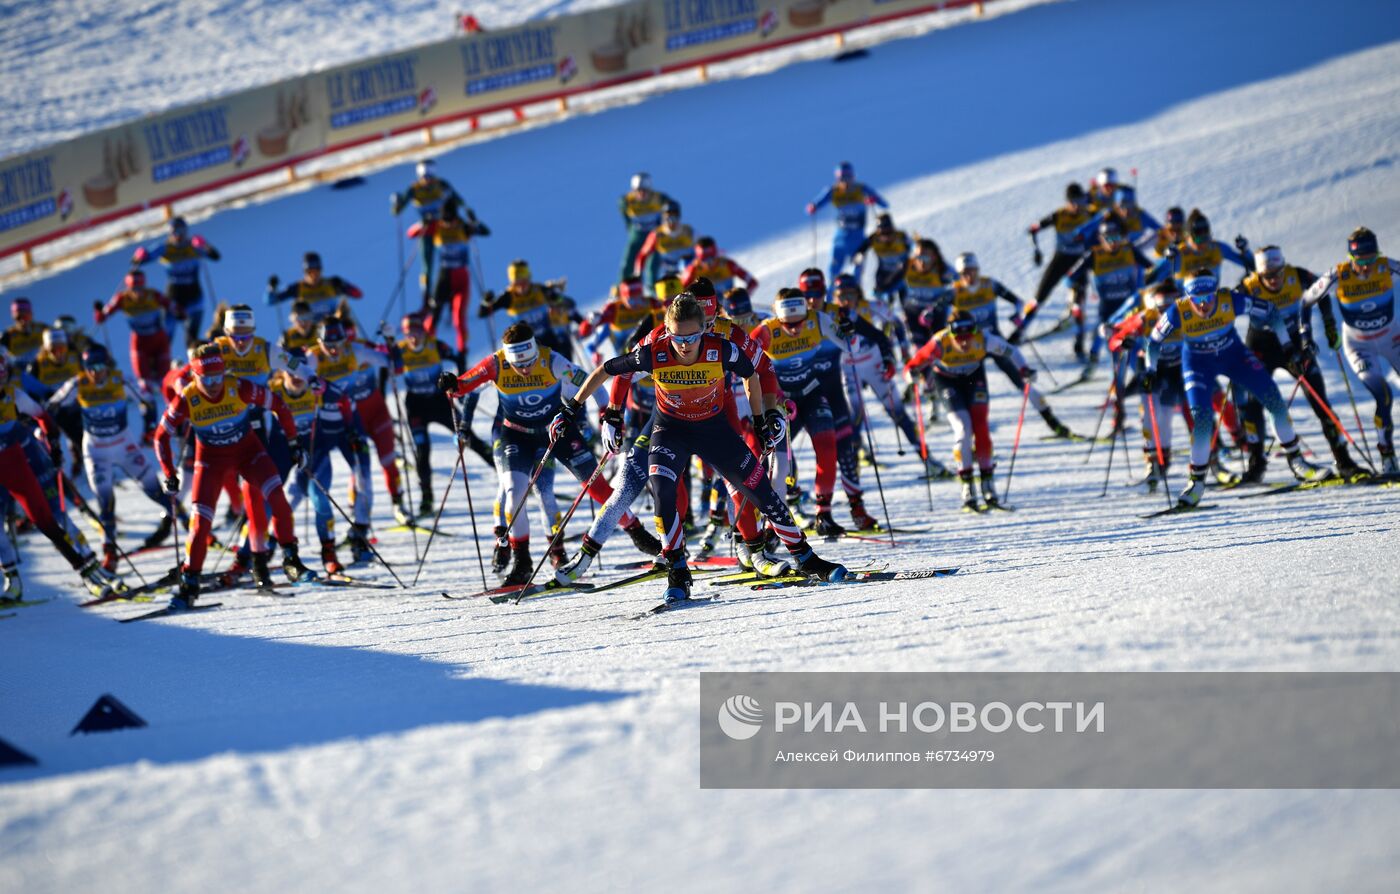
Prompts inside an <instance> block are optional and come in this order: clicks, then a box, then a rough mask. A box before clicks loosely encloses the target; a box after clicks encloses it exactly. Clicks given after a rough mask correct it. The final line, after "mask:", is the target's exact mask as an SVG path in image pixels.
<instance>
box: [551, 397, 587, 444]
mask: <svg viewBox="0 0 1400 894" xmlns="http://www.w3.org/2000/svg"><path fill="white" fill-rule="evenodd" d="M582 415H583V405H582V404H580V403H579V402H578V401H576V400H574V399H573V398H572V397H566V398H564V402H563V403H562V404H561V405H560V406H559V412H558V414H556V415H555V417H554V419H553V420H552V421H551V422H550V423H549V441H550V443H551V444H552V443H554V442H555V441H558V440H559V439H560V438H561V437H563V435H564V432H565V431H566V430H567V429H569V428H571V427H572V426H573V425H574V424H575V423H576V422H578V420H579V417H580V416H582Z"/></svg>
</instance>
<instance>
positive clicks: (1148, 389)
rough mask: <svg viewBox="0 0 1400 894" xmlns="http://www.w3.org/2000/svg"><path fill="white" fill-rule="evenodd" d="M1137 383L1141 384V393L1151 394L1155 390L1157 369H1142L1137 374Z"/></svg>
mask: <svg viewBox="0 0 1400 894" xmlns="http://www.w3.org/2000/svg"><path fill="white" fill-rule="evenodd" d="M1138 384H1139V385H1141V386H1142V390H1143V393H1145V394H1153V393H1155V392H1156V391H1157V371H1156V370H1155V369H1144V370H1143V371H1142V374H1141V375H1139V376H1138Z"/></svg>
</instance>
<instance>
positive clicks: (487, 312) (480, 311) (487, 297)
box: [476, 289, 496, 317]
mask: <svg viewBox="0 0 1400 894" xmlns="http://www.w3.org/2000/svg"><path fill="white" fill-rule="evenodd" d="M495 309H496V293H495V292H493V291H491V290H490V289H487V290H486V291H484V292H482V293H481V306H480V307H478V308H477V309H476V315H477V316H478V317H489V316H491V312H492V311H494V310H495Z"/></svg>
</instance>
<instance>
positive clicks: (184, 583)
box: [167, 569, 199, 612]
mask: <svg viewBox="0 0 1400 894" xmlns="http://www.w3.org/2000/svg"><path fill="white" fill-rule="evenodd" d="M198 598H199V575H198V574H195V573H194V572H193V571H190V570H189V569H185V570H184V571H182V572H181V573H180V588H179V589H178V590H176V591H175V595H174V596H171V597H170V603H169V604H168V605H167V608H169V609H170V610H171V611H177V612H183V611H189V610H190V609H192V608H194V603H195V600H197V599H198Z"/></svg>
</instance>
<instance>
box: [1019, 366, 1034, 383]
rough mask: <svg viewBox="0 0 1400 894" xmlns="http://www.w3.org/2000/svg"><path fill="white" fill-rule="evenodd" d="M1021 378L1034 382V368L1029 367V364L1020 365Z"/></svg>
mask: <svg viewBox="0 0 1400 894" xmlns="http://www.w3.org/2000/svg"><path fill="white" fill-rule="evenodd" d="M1021 378H1022V379H1024V380H1025V381H1027V382H1034V381H1035V370H1033V369H1031V368H1030V367H1029V366H1023V367H1021Z"/></svg>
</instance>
